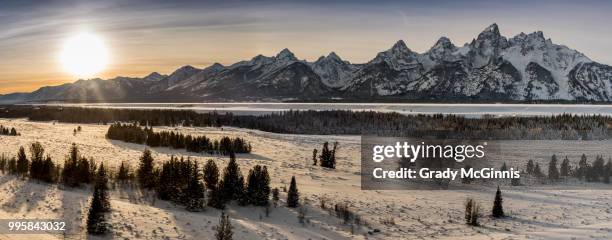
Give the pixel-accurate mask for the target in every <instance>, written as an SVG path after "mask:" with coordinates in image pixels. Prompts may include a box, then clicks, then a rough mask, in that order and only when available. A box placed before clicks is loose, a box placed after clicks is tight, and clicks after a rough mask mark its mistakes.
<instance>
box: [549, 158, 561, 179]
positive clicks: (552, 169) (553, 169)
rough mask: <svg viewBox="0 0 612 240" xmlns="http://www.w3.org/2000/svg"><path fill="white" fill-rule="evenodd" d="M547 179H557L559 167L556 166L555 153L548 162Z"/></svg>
mask: <svg viewBox="0 0 612 240" xmlns="http://www.w3.org/2000/svg"><path fill="white" fill-rule="evenodd" d="M548 179H550V180H553V181H554V180H557V179H559V169H558V168H557V155H555V154H553V155H552V157H551V159H550V162H549V163H548Z"/></svg>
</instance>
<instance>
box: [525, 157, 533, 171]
mask: <svg viewBox="0 0 612 240" xmlns="http://www.w3.org/2000/svg"><path fill="white" fill-rule="evenodd" d="M534 168H535V166H534V164H533V160H531V159H529V161H528V162H527V167H525V171H527V174H529V175H534V171H533V170H534Z"/></svg>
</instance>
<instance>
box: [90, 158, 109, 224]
mask: <svg viewBox="0 0 612 240" xmlns="http://www.w3.org/2000/svg"><path fill="white" fill-rule="evenodd" d="M95 191H98V198H99V200H100V203H101V206H102V208H101V209H102V211H103V212H109V211H110V200H109V196H108V174H107V172H106V169H105V168H104V163H100V167H99V168H98V172H97V173H96V180H95V184H94V192H95Z"/></svg>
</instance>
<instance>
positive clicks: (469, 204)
mask: <svg viewBox="0 0 612 240" xmlns="http://www.w3.org/2000/svg"><path fill="white" fill-rule="evenodd" d="M472 208H474V199H471V198H468V199H467V201H466V202H465V223H466V224H471V222H472Z"/></svg>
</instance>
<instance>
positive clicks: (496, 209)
mask: <svg viewBox="0 0 612 240" xmlns="http://www.w3.org/2000/svg"><path fill="white" fill-rule="evenodd" d="M502 205H503V199H502V194H501V190H499V186H497V192H495V201H493V210H492V212H491V213H492V214H491V215H492V216H493V217H494V218H501V217H504V207H503V206H502Z"/></svg>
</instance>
